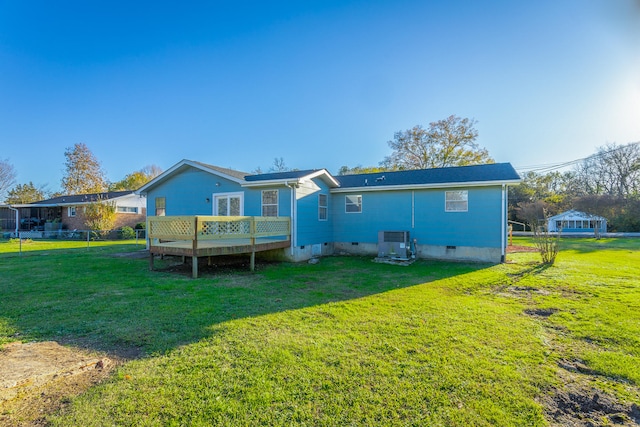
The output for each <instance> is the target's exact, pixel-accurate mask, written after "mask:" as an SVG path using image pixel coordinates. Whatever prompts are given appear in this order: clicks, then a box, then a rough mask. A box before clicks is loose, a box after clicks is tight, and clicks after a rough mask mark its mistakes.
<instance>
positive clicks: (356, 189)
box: [329, 180, 520, 193]
mask: <svg viewBox="0 0 640 427" xmlns="http://www.w3.org/2000/svg"><path fill="white" fill-rule="evenodd" d="M519 183H520V180H509V181H477V182H445V183H440V184H409V185H385V186H376V187H369V186H363V187H348V188H332V189H331V190H329V191H330V192H331V193H354V192H357V193H364V192H370V191H402V190H429V189H438V188H460V187H495V186H500V185H503V184H504V185H510V184H519Z"/></svg>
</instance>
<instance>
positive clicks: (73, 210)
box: [67, 206, 76, 216]
mask: <svg viewBox="0 0 640 427" xmlns="http://www.w3.org/2000/svg"><path fill="white" fill-rule="evenodd" d="M67 216H76V207H75V206H69V207H68V208H67Z"/></svg>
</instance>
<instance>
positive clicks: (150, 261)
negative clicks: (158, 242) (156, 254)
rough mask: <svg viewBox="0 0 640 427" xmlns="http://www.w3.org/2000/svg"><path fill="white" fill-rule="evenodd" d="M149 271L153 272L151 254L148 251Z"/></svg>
mask: <svg viewBox="0 0 640 427" xmlns="http://www.w3.org/2000/svg"><path fill="white" fill-rule="evenodd" d="M149 271H153V252H151V250H149Z"/></svg>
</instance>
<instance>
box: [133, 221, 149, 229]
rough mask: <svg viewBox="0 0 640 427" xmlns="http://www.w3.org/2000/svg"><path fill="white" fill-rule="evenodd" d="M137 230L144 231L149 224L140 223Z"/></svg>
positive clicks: (136, 227)
mask: <svg viewBox="0 0 640 427" xmlns="http://www.w3.org/2000/svg"><path fill="white" fill-rule="evenodd" d="M134 228H135V229H136V230H144V229H145V228H147V223H146V222H139V223H137V224H136V226H135V227H134Z"/></svg>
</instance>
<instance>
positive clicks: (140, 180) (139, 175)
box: [109, 165, 162, 191]
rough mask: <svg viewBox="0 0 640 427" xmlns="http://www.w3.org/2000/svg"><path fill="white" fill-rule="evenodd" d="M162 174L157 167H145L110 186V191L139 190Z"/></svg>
mask: <svg viewBox="0 0 640 427" xmlns="http://www.w3.org/2000/svg"><path fill="white" fill-rule="evenodd" d="M161 173H162V169H161V168H160V167H158V166H156V165H149V166H145V167H144V168H142V169H140V170H139V171H135V172H132V173H130V174H128V175H126V176H125V177H124V178H123V179H122V180H120V181H118V182H115V183H113V184H110V185H109V191H125V190H137V189H138V188H140V187H142V186H143V185H145V184H146V183H147V182H149V181H151V180H152V179H153V178H155V177H156V176H158V175H160V174H161Z"/></svg>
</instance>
